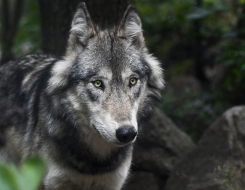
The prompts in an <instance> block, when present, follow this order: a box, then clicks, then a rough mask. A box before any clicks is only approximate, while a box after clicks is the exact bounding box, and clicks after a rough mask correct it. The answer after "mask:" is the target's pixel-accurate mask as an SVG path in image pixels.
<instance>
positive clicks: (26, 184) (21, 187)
mask: <svg viewBox="0 0 245 190" xmlns="http://www.w3.org/2000/svg"><path fill="white" fill-rule="evenodd" d="M44 171H45V164H44V161H43V160H42V159H40V158H29V159H27V160H26V161H25V162H24V163H23V164H22V165H21V166H20V167H19V168H17V167H16V166H15V165H13V164H12V163H8V164H6V163H3V162H0V184H1V185H0V190H36V189H38V187H39V185H40V181H41V179H42V177H43V174H44Z"/></svg>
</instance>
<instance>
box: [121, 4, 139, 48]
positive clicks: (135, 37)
mask: <svg viewBox="0 0 245 190" xmlns="http://www.w3.org/2000/svg"><path fill="white" fill-rule="evenodd" d="M118 36H119V37H125V38H126V39H128V40H130V41H132V42H137V43H140V44H139V45H143V44H144V37H143V33H142V23H141V20H140V16H139V12H138V10H137V8H136V7H135V6H134V5H129V6H128V8H127V10H126V11H125V13H124V16H123V18H122V20H121V23H120V25H119V28H118Z"/></svg>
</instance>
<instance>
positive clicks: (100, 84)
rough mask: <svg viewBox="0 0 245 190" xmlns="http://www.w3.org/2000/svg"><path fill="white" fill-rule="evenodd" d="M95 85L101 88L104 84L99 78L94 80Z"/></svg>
mask: <svg viewBox="0 0 245 190" xmlns="http://www.w3.org/2000/svg"><path fill="white" fill-rule="evenodd" d="M94 86H95V87H97V88H99V87H101V86H102V82H101V81H100V80H97V81H95V82H94Z"/></svg>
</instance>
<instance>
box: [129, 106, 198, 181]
mask: <svg viewBox="0 0 245 190" xmlns="http://www.w3.org/2000/svg"><path fill="white" fill-rule="evenodd" d="M143 134H144V135H143V136H142V137H141V136H140V137H139V141H138V142H137V143H136V146H135V150H134V158H133V164H134V166H135V167H137V169H140V170H144V171H150V172H154V173H157V174H160V175H166V176H168V175H169V172H170V171H171V170H172V168H173V167H174V166H175V165H176V163H177V162H179V161H180V160H181V159H182V158H183V157H184V156H185V155H186V154H187V153H188V152H189V151H190V150H192V149H193V148H194V147H195V144H194V143H193V142H192V140H191V138H190V137H189V136H188V135H187V134H186V133H184V132H183V131H181V130H180V129H178V128H177V127H176V126H175V124H174V123H173V122H172V121H171V120H170V119H169V118H168V117H167V116H166V115H165V114H164V113H163V112H162V111H161V110H159V109H155V113H154V116H153V118H152V120H151V121H150V123H149V125H148V126H147V127H145V128H144V132H143Z"/></svg>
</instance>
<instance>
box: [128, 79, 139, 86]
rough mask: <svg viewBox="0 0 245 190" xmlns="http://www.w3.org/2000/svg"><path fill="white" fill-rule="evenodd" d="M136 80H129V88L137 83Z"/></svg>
mask: <svg viewBox="0 0 245 190" xmlns="http://www.w3.org/2000/svg"><path fill="white" fill-rule="evenodd" d="M137 80H138V79H137V78H131V79H130V80H129V85H131V86H133V85H135V84H136V83H137Z"/></svg>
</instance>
